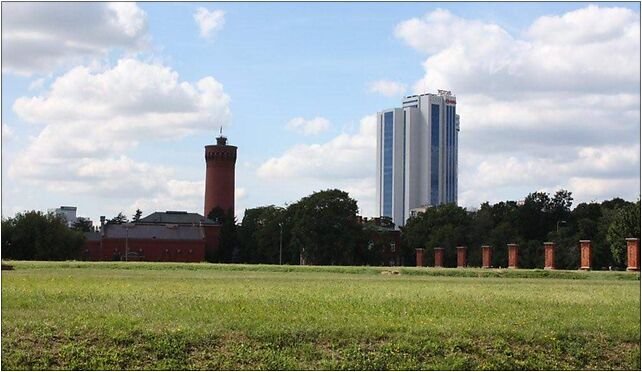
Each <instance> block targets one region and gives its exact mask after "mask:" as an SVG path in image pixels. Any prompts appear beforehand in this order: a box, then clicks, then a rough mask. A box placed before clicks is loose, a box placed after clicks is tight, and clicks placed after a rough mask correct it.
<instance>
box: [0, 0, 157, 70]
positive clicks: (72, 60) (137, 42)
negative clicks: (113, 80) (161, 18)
mask: <svg viewBox="0 0 642 372" xmlns="http://www.w3.org/2000/svg"><path fill="white" fill-rule="evenodd" d="M146 43H147V36H146V15H145V12H144V11H142V10H141V9H140V8H138V6H137V5H136V4H135V3H54V2H51V3H49V2H34V3H18V2H15V3H6V4H3V5H2V56H3V58H2V72H3V73H6V72H10V73H17V74H22V75H31V74H33V73H49V72H52V71H54V70H56V69H58V68H64V67H68V66H71V65H74V64H78V63H82V62H84V61H86V60H87V59H93V58H103V57H105V56H106V55H107V53H108V51H109V50H110V49H113V48H124V49H127V50H130V51H135V50H141V48H143V47H144V46H145V45H146Z"/></svg>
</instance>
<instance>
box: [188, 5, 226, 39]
mask: <svg viewBox="0 0 642 372" xmlns="http://www.w3.org/2000/svg"><path fill="white" fill-rule="evenodd" d="M194 21H196V24H197V25H198V29H199V31H200V35H201V37H204V38H209V37H211V36H213V34H214V33H215V32H216V31H219V30H221V29H222V28H223V26H224V25H225V12H224V11H222V10H212V11H209V10H207V9H205V8H202V7H201V8H198V9H196V12H195V13H194Z"/></svg>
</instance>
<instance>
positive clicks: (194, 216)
mask: <svg viewBox="0 0 642 372" xmlns="http://www.w3.org/2000/svg"><path fill="white" fill-rule="evenodd" d="M135 223H136V224H137V225H138V224H159V223H162V224H176V225H194V226H199V225H201V224H202V225H206V226H207V225H219V223H217V222H216V221H213V220H210V219H209V218H205V217H203V216H202V215H200V214H198V213H187V212H185V211H166V212H154V213H152V214H150V215H149V216H147V217H145V218H141V219H140V220H138V221H136V222H135Z"/></svg>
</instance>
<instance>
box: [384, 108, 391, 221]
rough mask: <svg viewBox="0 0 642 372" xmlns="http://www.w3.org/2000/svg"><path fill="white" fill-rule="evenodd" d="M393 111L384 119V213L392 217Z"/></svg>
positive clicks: (386, 114)
mask: <svg viewBox="0 0 642 372" xmlns="http://www.w3.org/2000/svg"><path fill="white" fill-rule="evenodd" d="M392 118H393V117H392V112H386V113H385V114H384V120H383V215H384V216H388V217H392V147H393V143H392V140H393V131H392V130H393V128H392Z"/></svg>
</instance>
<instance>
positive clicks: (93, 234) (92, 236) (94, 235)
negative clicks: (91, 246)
mask: <svg viewBox="0 0 642 372" xmlns="http://www.w3.org/2000/svg"><path fill="white" fill-rule="evenodd" d="M83 235H85V239H87V240H89V241H92V240H100V232H98V231H88V232H84V233H83Z"/></svg>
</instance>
